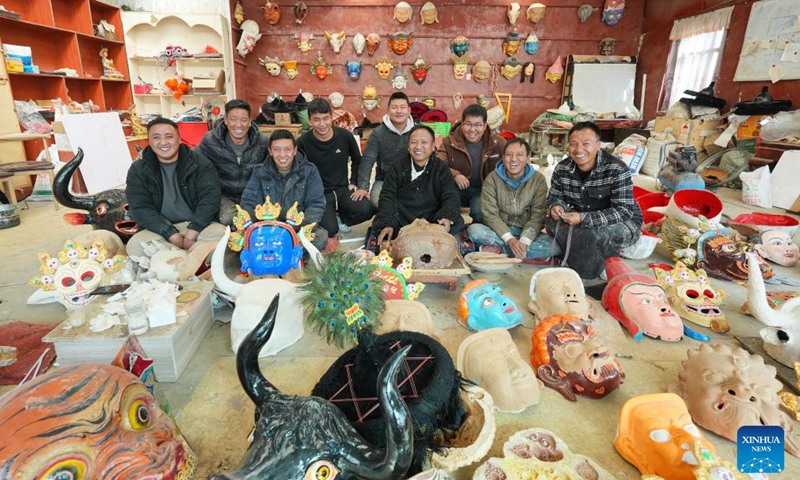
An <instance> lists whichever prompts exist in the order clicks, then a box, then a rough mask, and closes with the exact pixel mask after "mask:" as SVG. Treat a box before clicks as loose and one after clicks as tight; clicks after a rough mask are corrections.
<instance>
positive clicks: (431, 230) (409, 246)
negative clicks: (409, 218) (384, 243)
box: [392, 218, 458, 270]
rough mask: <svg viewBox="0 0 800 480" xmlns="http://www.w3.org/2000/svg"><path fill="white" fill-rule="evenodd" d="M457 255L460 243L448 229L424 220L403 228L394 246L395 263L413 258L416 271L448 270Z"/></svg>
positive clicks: (418, 220)
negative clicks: (406, 258)
mask: <svg viewBox="0 0 800 480" xmlns="http://www.w3.org/2000/svg"><path fill="white" fill-rule="evenodd" d="M457 255H458V242H457V241H456V239H455V237H454V236H452V235H450V234H449V233H448V231H447V228H446V227H445V226H443V225H439V224H438V223H429V222H428V221H427V220H425V219H424V218H418V219H416V220H414V221H413V222H412V223H411V224H410V225H406V226H404V227H402V228H401V229H400V232H399V233H398V234H397V238H396V239H395V241H394V244H392V258H393V259H394V260H395V262H398V263H399V262H401V261H402V259H404V258H405V257H411V259H412V261H413V265H414V269H415V270H417V269H419V270H434V269H438V268H447V267H448V266H450V265H451V264H452V263H453V260H455V258H456V256H457Z"/></svg>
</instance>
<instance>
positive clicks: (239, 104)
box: [225, 98, 253, 116]
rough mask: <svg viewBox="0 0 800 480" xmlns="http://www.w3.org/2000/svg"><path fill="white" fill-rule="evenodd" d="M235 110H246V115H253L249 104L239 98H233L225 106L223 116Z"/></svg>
mask: <svg viewBox="0 0 800 480" xmlns="http://www.w3.org/2000/svg"><path fill="white" fill-rule="evenodd" d="M235 108H241V109H242V110H247V115H248V116H251V115H253V110H252V109H251V108H250V104H249V103H247V102H245V101H244V100H242V99H241V98H234V99H233V100H231V101H230V102H228V103H226V104H225V115H227V114H228V112H230V111H231V110H233V109H235Z"/></svg>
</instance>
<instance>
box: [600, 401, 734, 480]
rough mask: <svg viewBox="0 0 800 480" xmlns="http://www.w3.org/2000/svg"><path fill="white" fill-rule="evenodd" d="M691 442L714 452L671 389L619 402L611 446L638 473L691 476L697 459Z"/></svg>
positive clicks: (679, 479) (690, 479) (682, 479)
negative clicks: (621, 404)
mask: <svg viewBox="0 0 800 480" xmlns="http://www.w3.org/2000/svg"><path fill="white" fill-rule="evenodd" d="M695 442H700V443H701V444H702V445H703V448H705V449H707V450H708V451H710V452H716V450H715V449H714V445H712V444H711V443H710V442H709V441H708V440H706V439H705V438H703V435H702V433H700V429H699V428H697V426H696V425H695V424H694V423H692V417H691V416H690V415H689V411H688V410H687V409H686V404H685V403H684V402H683V399H681V397H679V396H678V395H675V394H674V393H653V394H649V395H640V396H638V397H633V398H632V399H630V400H628V401H627V402H625V404H624V405H623V406H622V410H621V411H620V413H619V423H618V424H617V436H616V438H614V448H616V449H617V452H619V454H620V455H622V458H624V459H625V460H627V461H628V462H630V463H631V464H633V466H634V467H636V468H637V469H639V472H641V473H642V475H658V476H659V477H662V478H669V479H670V480H694V479H695V476H694V468H695V466H696V465H697V464H698V463H699V459H698V458H696V457H695V456H694V453H693V452H692V446H693V445H694V443H695ZM721 478H722V477H720V480H721Z"/></svg>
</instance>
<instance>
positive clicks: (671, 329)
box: [602, 257, 683, 342]
mask: <svg viewBox="0 0 800 480" xmlns="http://www.w3.org/2000/svg"><path fill="white" fill-rule="evenodd" d="M606 274H607V275H608V284H607V285H606V288H605V290H603V300H602V304H603V307H604V308H605V309H606V310H608V312H609V313H610V314H611V315H612V316H613V317H614V318H616V319H617V320H618V321H619V322H620V323H621V324H622V325H623V326H624V327H625V328H626V329H627V330H628V333H630V334H631V336H632V337H633V338H637V339H638V338H641V336H642V334H644V335H647V336H648V337H653V338H659V339H661V340H665V341H668V342H674V341H678V340H680V339H681V338H683V322H682V321H681V318H680V317H679V316H678V314H677V313H675V310H673V309H672V307H671V306H670V304H669V300H668V299H667V292H666V291H665V290H664V288H663V287H662V286H661V285H659V284H658V283H657V282H656V281H655V280H653V278H651V277H649V276H647V275H642V274H640V273H636V272H635V271H634V270H633V269H632V268H631V267H629V266H628V265H627V264H625V262H623V261H622V259H620V258H619V257H612V258H609V259H607V260H606Z"/></svg>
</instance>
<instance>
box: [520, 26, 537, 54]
mask: <svg viewBox="0 0 800 480" xmlns="http://www.w3.org/2000/svg"><path fill="white" fill-rule="evenodd" d="M522 47H523V48H524V49H525V53H527V54H528V55H533V54H534V53H536V52H538V51H539V37H537V36H536V34H535V33H533V32H531V33H530V35H528V38H526V39H525V43H524V44H523V45H522Z"/></svg>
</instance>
